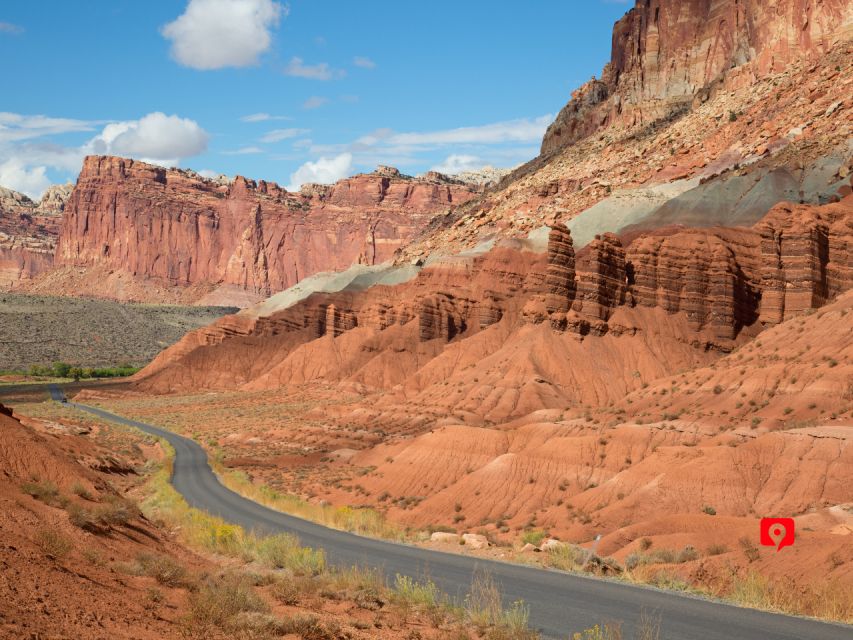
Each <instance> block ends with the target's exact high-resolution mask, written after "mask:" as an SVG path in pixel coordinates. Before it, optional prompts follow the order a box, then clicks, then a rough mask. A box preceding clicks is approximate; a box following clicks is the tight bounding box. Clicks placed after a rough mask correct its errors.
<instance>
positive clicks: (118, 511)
mask: <svg viewBox="0 0 853 640" xmlns="http://www.w3.org/2000/svg"><path fill="white" fill-rule="evenodd" d="M66 510H67V511H68V520H69V521H70V522H71V524H73V525H74V526H75V527H79V528H80V529H85V530H86V531H91V532H93V533H98V532H102V531H104V530H107V529H110V528H112V527H119V526H126V525H127V524H128V523H129V522H130V521H131V520H133V519H134V518H138V517H139V516H140V515H141V511H140V510H139V506H138V505H137V504H136V503H135V502H133V501H131V500H128V499H127V498H122V497H119V496H107V497H106V498H105V502H104V504H100V505H98V506H97V507H95V508H94V509H88V508H85V507H82V506H80V505H79V504H68V505H67V506H66Z"/></svg>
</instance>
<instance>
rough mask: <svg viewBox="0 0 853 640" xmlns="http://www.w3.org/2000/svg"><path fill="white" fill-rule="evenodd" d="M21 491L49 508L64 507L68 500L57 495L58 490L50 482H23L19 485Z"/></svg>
mask: <svg viewBox="0 0 853 640" xmlns="http://www.w3.org/2000/svg"><path fill="white" fill-rule="evenodd" d="M21 491H23V492H24V493H26V494H27V495H28V496H32V497H33V498H35V499H36V500H38V501H39V502H44V503H45V504H46V505H50V506H51V507H64V506H65V505H67V504H68V498H66V497H65V496H63V495H62V494H61V493H59V488H58V487H57V486H56V485H55V484H54V483H53V482H51V481H50V480H44V481H42V480H38V479H33V480H32V481H30V482H25V483H24V484H22V485H21Z"/></svg>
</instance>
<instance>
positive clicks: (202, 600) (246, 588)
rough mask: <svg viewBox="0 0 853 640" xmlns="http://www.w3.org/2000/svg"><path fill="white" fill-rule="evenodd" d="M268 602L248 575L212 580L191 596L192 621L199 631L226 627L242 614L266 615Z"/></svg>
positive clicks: (226, 576) (204, 583) (190, 615)
mask: <svg viewBox="0 0 853 640" xmlns="http://www.w3.org/2000/svg"><path fill="white" fill-rule="evenodd" d="M267 611H268V608H267V605H266V603H265V602H264V601H263V600H262V599H261V598H260V597H259V596H258V594H257V593H255V590H254V587H252V584H251V582H250V581H249V580H247V579H246V578H245V577H244V576H240V575H237V574H224V575H221V576H216V577H209V578H208V579H206V580H205V581H203V582H202V583H201V584H200V585H199V588H198V590H196V591H195V592H192V593H190V595H189V614H188V622H189V625H190V626H191V628H194V629H196V630H198V631H202V630H204V629H209V628H211V627H218V628H225V627H226V625H227V624H228V623H229V622H230V621H231V620H232V618H234V617H235V616H237V615H238V614H240V613H246V612H256V613H266V612H267Z"/></svg>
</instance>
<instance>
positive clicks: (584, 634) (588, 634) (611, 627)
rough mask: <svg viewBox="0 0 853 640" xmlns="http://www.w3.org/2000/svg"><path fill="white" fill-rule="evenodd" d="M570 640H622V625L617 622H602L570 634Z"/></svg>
mask: <svg viewBox="0 0 853 640" xmlns="http://www.w3.org/2000/svg"><path fill="white" fill-rule="evenodd" d="M572 640H622V625H621V624H619V623H618V622H604V623H602V624H597V625H595V626H594V627H591V628H589V629H585V630H583V631H581V632H580V633H574V634H572Z"/></svg>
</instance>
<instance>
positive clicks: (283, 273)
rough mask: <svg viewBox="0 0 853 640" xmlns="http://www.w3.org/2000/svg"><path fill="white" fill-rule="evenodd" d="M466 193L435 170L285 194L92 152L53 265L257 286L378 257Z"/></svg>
mask: <svg viewBox="0 0 853 640" xmlns="http://www.w3.org/2000/svg"><path fill="white" fill-rule="evenodd" d="M474 193H475V191H474V190H473V189H472V188H470V187H468V186H466V185H463V184H461V183H459V182H456V181H452V180H448V179H445V178H444V177H443V176H440V175H437V174H436V175H430V176H425V177H424V178H421V179H413V178H408V177H405V176H402V175H400V174H399V173H397V172H395V171H388V170H386V171H383V172H380V173H376V174H369V175H358V176H355V177H353V178H348V179H345V180H342V181H340V182H338V183H336V184H335V185H332V186H329V187H324V186H319V185H312V186H310V187H308V188H306V189H304V190H303V192H302V193H289V192H287V191H286V190H284V189H282V188H281V187H279V186H278V185H276V184H274V183H268V182H264V181H260V182H257V183H256V182H254V181H252V180H248V179H246V178H242V177H237V178H236V179H235V180H234V181H233V182H232V183H230V184H220V183H218V182H215V181H211V180H205V179H203V178H201V177H200V176H198V175H197V174H194V173H192V172H186V171H180V170H170V169H163V168H161V167H156V166H153V165H149V164H145V163H143V162H138V161H134V160H129V159H123V158H115V157H97V156H92V157H88V158H86V160H85V162H84V164H83V169H82V171H81V173H80V177H79V179H78V181H77V186H76V188H75V189H74V192H73V194H72V195H71V198H70V200H69V202H68V205H67V207H66V213H65V217H64V219H63V223H62V229H61V233H60V237H59V243H58V246H57V250H56V264H57V266H66V267H68V266H74V267H101V268H107V269H114V270H123V271H126V272H128V273H129V274H131V275H132V276H134V277H138V278H146V279H152V280H155V281H160V282H161V283H164V284H166V285H178V286H190V285H200V284H207V285H212V286H215V285H232V286H234V287H236V288H239V289H245V290H247V291H249V292H252V293H256V294H260V295H261V296H266V295H269V294H270V293H272V292H275V291H279V290H282V289H285V288H287V287H289V286H291V285H293V284H295V283H297V282H299V281H300V280H302V279H303V278H305V277H306V276H309V275H311V274H313V273H316V272H318V271H327V270H340V269H343V268H346V267H348V266H350V265H351V264H353V263H362V264H376V263H379V262H382V261H384V260H387V259H388V258H390V257H391V255H392V254H393V253H394V251H395V250H396V249H397V248H398V247H400V246H401V245H402V244H403V243H404V242H406V241H407V240H408V239H409V238H411V237H412V236H413V235H414V234H415V233H417V232H418V231H419V230H421V229H422V228H423V227H424V226H425V225H426V224H427V222H428V221H429V220H430V219H431V218H432V216H433V215H434V214H435V213H437V212H439V211H441V210H445V209H447V208H448V207H450V206H452V205H455V204H458V203H462V202H465V201H466V200H468V199H470V198H471V197H472V196H473V195H474Z"/></svg>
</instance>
